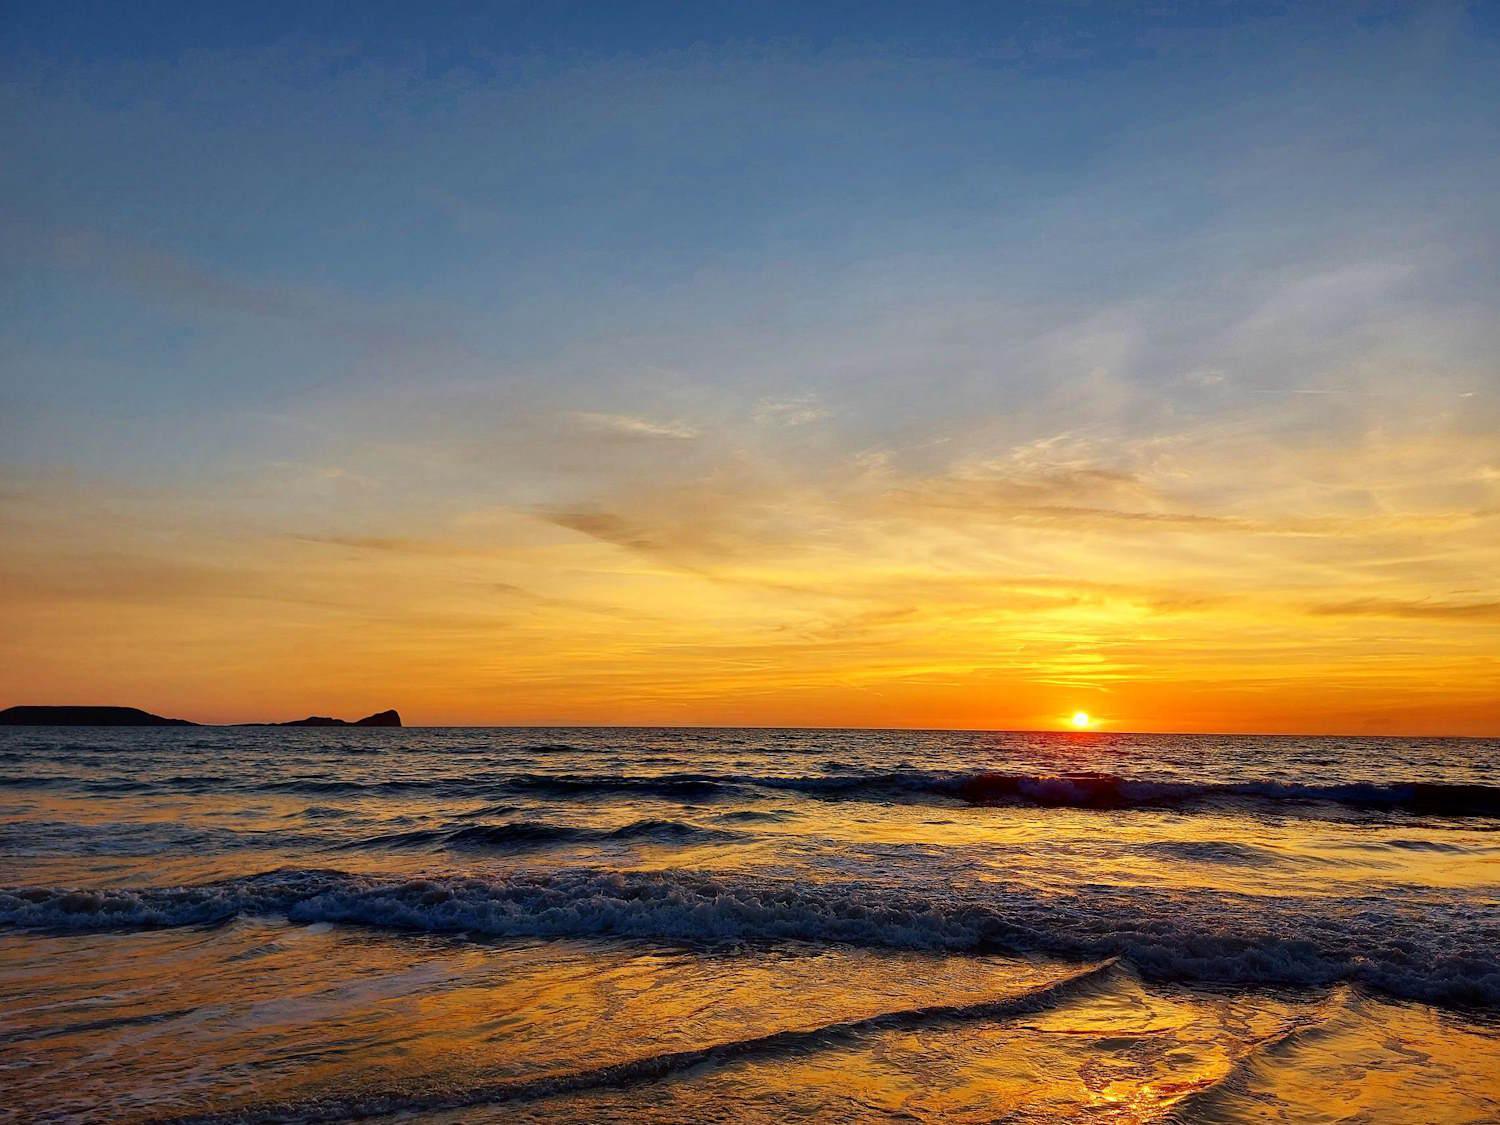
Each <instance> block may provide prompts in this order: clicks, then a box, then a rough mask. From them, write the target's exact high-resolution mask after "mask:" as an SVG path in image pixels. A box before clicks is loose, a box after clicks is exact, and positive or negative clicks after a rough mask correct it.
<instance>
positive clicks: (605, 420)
mask: <svg viewBox="0 0 1500 1125" xmlns="http://www.w3.org/2000/svg"><path fill="white" fill-rule="evenodd" d="M569 418H571V419H572V421H573V422H574V423H575V424H576V425H578V426H580V427H581V428H583V429H585V430H590V431H593V432H594V433H601V434H614V435H617V436H620V437H629V438H669V439H672V440H676V441H687V440H689V439H691V438H695V437H697V436H698V431H697V430H696V429H694V428H693V427H692V426H689V425H686V424H685V423H682V422H655V421H652V420H651V419H649V418H637V417H634V416H633V415H630V414H596V413H593V412H592V411H574V412H572V413H571V414H570V415H569Z"/></svg>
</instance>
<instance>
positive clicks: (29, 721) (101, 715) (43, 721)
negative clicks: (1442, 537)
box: [0, 706, 401, 727]
mask: <svg viewBox="0 0 1500 1125" xmlns="http://www.w3.org/2000/svg"><path fill="white" fill-rule="evenodd" d="M200 725H202V724H199V723H194V722H190V721H188V720H187V719H168V718H164V717H163V716H161V715H153V714H151V712H149V711H142V710H141V709H140V708H138V707H24V706H23V707H7V708H6V709H5V710H3V711H0V726H9V727H196V726H200ZM239 725H241V726H257V727H258V726H266V727H399V726H400V725H401V716H400V715H399V714H397V713H396V712H395V711H377V712H375V714H373V715H366V716H365V717H364V718H363V719H355V720H353V721H352V722H351V721H349V720H347V719H330V718H327V717H326V716H323V715H309V716H308V717H307V718H305V719H293V720H292V721H291V722H289V723H241V724H239Z"/></svg>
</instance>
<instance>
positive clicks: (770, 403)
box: [754, 393, 832, 426]
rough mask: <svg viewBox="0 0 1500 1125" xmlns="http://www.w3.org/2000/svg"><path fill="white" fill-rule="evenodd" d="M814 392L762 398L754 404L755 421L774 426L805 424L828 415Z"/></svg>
mask: <svg viewBox="0 0 1500 1125" xmlns="http://www.w3.org/2000/svg"><path fill="white" fill-rule="evenodd" d="M831 413H832V412H831V411H830V410H829V409H828V408H827V407H825V406H824V405H823V404H822V403H821V402H820V401H819V399H818V396H817V395H815V394H810V393H809V394H800V395H790V396H787V397H785V398H763V399H761V400H760V401H759V402H758V403H756V404H755V412H754V418H755V420H756V421H757V422H760V423H763V424H767V425H775V426H806V425H808V424H809V423H811V422H818V421H821V420H823V419H824V418H827V417H829V416H830V414H831Z"/></svg>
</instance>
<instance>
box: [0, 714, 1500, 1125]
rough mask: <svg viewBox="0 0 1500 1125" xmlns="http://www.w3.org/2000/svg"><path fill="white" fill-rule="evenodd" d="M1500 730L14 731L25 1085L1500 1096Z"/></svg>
mask: <svg viewBox="0 0 1500 1125" xmlns="http://www.w3.org/2000/svg"><path fill="white" fill-rule="evenodd" d="M1497 829H1500V743H1497V742H1493V741H1488V742H1487V741H1474V740H1449V741H1444V740H1421V739H1396V738H1389V739H1385V738H1382V739H1369V738H1300V737H1298V738H1293V737H1277V738H1268V737H1226V736H1175V735H1174V736H1167V735H1116V734H1099V733H1089V734H1006V733H975V732H914V731H835V730H763V729H754V730H705V729H652V730H648V729H600V728H594V729H547V730H542V729H534V728H527V729H456V728H434V729H422V728H405V729H393V730H378V729H377V730H350V729H296V728H274V727H243V728H232V727H224V728H215V727H200V728H192V727H188V728H140V729H97V728H44V727H36V728H11V729H5V730H0V1116H4V1117H7V1118H8V1119H14V1120H22V1121H33V1120H34V1121H106V1120H110V1121H147V1120H150V1121H161V1120H195V1121H283V1120H290V1121H297V1120H342V1119H346V1118H351V1117H364V1118H381V1117H385V1116H389V1117H392V1118H399V1119H402V1120H417V1121H433V1122H438V1121H441V1122H459V1121H464V1122H470V1121H480V1122H501V1121H504V1122H514V1121H519V1122H528V1121H538V1122H540V1121H547V1122H559V1121H562V1122H567V1121H577V1122H596V1121H622V1122H624V1121H628V1122H668V1121H717V1122H730V1121H732V1122H737V1123H743V1122H758V1121H776V1122H786V1121H867V1120H868V1121H886V1120H900V1121H963V1122H969V1121H975V1122H978V1121H986V1122H989V1121H1005V1122H1073V1121H1080V1122H1082V1121H1088V1122H1101V1121H1107V1122H1149V1121H1214V1122H1219V1121H1226V1122H1227V1121H1281V1122H1323V1121H1328V1122H1332V1121H1359V1122H1370V1123H1378V1122H1413V1123H1424V1125H1426V1123H1432V1122H1496V1121H1500V833H1497V831H1496V830H1497Z"/></svg>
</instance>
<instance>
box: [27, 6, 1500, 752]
mask: <svg viewBox="0 0 1500 1125" xmlns="http://www.w3.org/2000/svg"><path fill="white" fill-rule="evenodd" d="M1497 106H1500V18H1497V9H1496V8H1495V7H1494V6H1489V5H1474V6H1472V7H1466V6H1464V5H1462V4H1444V5H1431V6H1428V5H1421V4H1401V5H1380V4H1359V5H1350V6H1343V5H1339V4H1317V5H1301V4H1285V5H1279V4H1250V3H1244V4H1219V3H1215V4H1202V5H1192V4H1172V5H1155V4H1148V5H1140V6H1129V5H1125V4H1117V3H1109V4H1090V3H1059V4H1049V5H1006V4H986V5H980V4H972V5H971V4H923V5H909V4H904V5H881V4H873V3H872V4H852V3H825V4H818V5H802V4H798V5H777V4H769V3H768V4H754V5H738V4H735V5H731V4H713V3H702V4H642V3H607V4H573V3H556V4H543V5H536V4H504V3H500V4H488V5H478V4H473V5H470V4H444V3H436V4H423V5H420V6H417V5H409V4H389V5H386V4H379V3H369V4H362V5H303V4H296V5H293V4H285V5H283V4H276V3H266V4H257V5H220V4H204V3H199V4H191V5H178V4H168V3H149V2H142V3H139V4H133V5H113V4H111V5H98V4H82V3H57V2H54V3H47V4H33V3H14V2H13V3H10V4H7V5H6V15H5V17H4V19H0V152H3V153H4V155H3V156H0V706H5V705H9V704H13V703H57V704H62V703H97V704H121V705H130V706H140V707H145V708H147V709H148V710H153V711H157V712H161V713H165V714H170V715H176V716H182V717H186V718H191V719H196V720H200V721H248V720H257V719H288V718H293V717H297V716H300V715H304V714H309V713H318V714H335V715H343V716H345V717H351V718H352V717H355V716H357V715H360V714H365V713H367V712H370V711H374V710H377V709H383V708H386V707H396V708H399V709H400V710H401V712H402V714H403V716H404V718H405V719H406V721H407V723H408V724H469V723H473V724H485V723H506V724H510V723H515V724H565V723H580V724H627V725H632V724H640V725H649V724H710V725H720V724H723V725H740V724H744V725H770V726H778V725H810V726H865V727H870V726H874V727H885V726H891V727H943V728H983V729H1013V728H1044V729H1045V728H1051V727H1056V726H1059V725H1061V724H1063V723H1064V722H1065V717H1066V716H1069V715H1071V714H1072V713H1073V712H1074V711H1076V710H1085V711H1087V712H1089V713H1090V714H1091V715H1093V716H1094V719H1095V723H1096V725H1097V726H1098V727H1099V728H1100V729H1103V730H1185V731H1195V730H1201V731H1267V732H1273V731H1274V732H1299V731H1306V732H1329V733H1350V734H1368V733H1376V734H1397V733H1404V734H1468V735H1500V565H1497V562H1500V315H1497V309H1500V271H1497V269H1496V265H1495V263H1496V262H1497V261H1500V191H1497V190H1496V188H1495V185H1496V184H1497V183H1500V110H1497V108H1496V107H1497Z"/></svg>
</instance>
